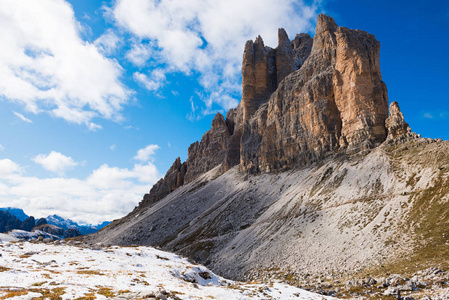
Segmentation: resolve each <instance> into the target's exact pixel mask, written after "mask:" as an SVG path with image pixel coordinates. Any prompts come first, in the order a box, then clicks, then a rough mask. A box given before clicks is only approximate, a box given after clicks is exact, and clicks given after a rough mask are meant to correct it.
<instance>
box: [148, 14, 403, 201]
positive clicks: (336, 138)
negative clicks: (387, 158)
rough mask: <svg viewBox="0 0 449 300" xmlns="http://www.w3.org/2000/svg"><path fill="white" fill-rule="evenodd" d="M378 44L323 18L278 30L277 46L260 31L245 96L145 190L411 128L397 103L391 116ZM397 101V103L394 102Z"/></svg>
mask: <svg viewBox="0 0 449 300" xmlns="http://www.w3.org/2000/svg"><path fill="white" fill-rule="evenodd" d="M379 51H380V43H379V42H378V41H377V40H376V38H375V37H374V36H373V35H371V34H369V33H367V32H364V31H361V30H352V29H348V28H345V27H339V26H337V24H336V23H335V21H334V20H333V19H332V18H331V17H329V16H326V15H319V16H318V21H317V27H316V32H315V36H314V37H313V39H312V38H311V37H310V35H308V34H305V33H301V34H299V35H296V37H295V38H294V39H293V40H292V41H291V40H290V39H289V37H288V35H287V33H286V31H285V30H284V29H279V31H278V46H277V47H276V48H274V49H273V48H270V47H268V46H265V44H264V42H263V40H262V38H261V37H260V36H258V37H257V38H256V39H255V41H251V40H250V41H248V42H247V43H246V45H245V49H244V53H243V62H242V99H241V101H240V104H239V105H238V107H237V108H235V109H231V110H229V111H228V113H227V115H226V119H225V118H224V117H223V116H222V115H221V114H217V115H216V116H215V118H214V120H213V121H212V127H211V129H210V130H209V131H208V132H206V133H205V134H204V136H203V137H202V139H201V141H200V142H195V143H193V144H192V145H191V146H190V147H189V150H188V158H187V160H186V162H184V163H181V161H180V159H179V158H178V159H177V160H176V161H175V162H174V164H173V166H172V167H171V168H170V169H169V170H168V172H167V174H166V175H165V177H164V179H161V180H160V181H159V182H158V183H156V184H155V185H154V186H153V188H152V189H151V191H150V193H149V194H146V195H145V197H144V200H143V204H144V205H148V204H153V203H155V202H157V201H159V200H160V199H162V198H163V197H165V196H166V195H168V194H169V193H171V192H172V191H174V190H175V189H177V188H178V187H180V186H181V185H183V184H185V183H189V182H191V181H193V180H194V179H196V178H198V177H199V176H200V175H202V174H204V173H205V172H207V171H209V170H211V169H213V168H215V167H217V166H221V172H222V173H223V172H226V171H227V170H229V169H231V168H232V167H233V166H235V165H240V170H241V171H244V172H249V173H252V174H257V173H263V172H273V171H282V170H285V169H289V168H292V167H295V166H307V165H310V164H311V163H314V162H316V161H318V160H320V159H323V158H325V157H326V156H328V155H330V154H332V153H335V152H339V153H347V154H350V153H354V152H358V151H360V150H366V149H371V148H374V147H376V146H378V145H380V144H381V143H383V142H384V141H385V140H386V139H387V136H388V138H389V139H391V138H395V137H397V136H402V135H404V134H406V133H410V128H409V127H408V124H407V123H405V121H404V119H403V116H402V114H401V113H400V111H399V107H398V106H397V104H392V106H391V116H390V117H389V118H388V119H387V117H388V95H387V89H386V85H385V83H384V82H383V81H382V76H381V72H380V64H379ZM393 103H395V102H393Z"/></svg>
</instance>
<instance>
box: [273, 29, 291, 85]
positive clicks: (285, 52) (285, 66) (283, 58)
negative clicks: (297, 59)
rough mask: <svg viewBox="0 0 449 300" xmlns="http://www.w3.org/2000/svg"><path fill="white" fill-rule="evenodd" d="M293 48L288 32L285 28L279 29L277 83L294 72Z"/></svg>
mask: <svg viewBox="0 0 449 300" xmlns="http://www.w3.org/2000/svg"><path fill="white" fill-rule="evenodd" d="M293 67H294V66H293V49H292V43H291V42H290V39H289V38H288V35H287V32H285V30H284V29H283V28H279V30H278V47H277V48H276V70H277V74H276V75H277V84H278V85H279V83H280V82H281V81H282V79H284V78H285V77H286V76H287V75H288V74H290V73H291V72H293Z"/></svg>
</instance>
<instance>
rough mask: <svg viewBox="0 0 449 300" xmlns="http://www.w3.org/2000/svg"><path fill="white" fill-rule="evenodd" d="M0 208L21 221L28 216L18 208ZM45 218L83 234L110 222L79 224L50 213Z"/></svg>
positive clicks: (61, 226)
mask: <svg viewBox="0 0 449 300" xmlns="http://www.w3.org/2000/svg"><path fill="white" fill-rule="evenodd" d="M0 210H2V211H6V212H8V213H9V214H10V215H12V216H14V217H16V218H17V219H19V220H20V221H21V222H23V221H25V220H26V219H28V218H29V216H28V215H27V214H26V213H25V212H24V211H23V210H22V209H20V208H15V207H3V208H0ZM37 220H39V219H37ZM45 220H46V221H47V222H46V223H48V224H50V225H55V226H57V227H60V228H62V229H63V230H67V229H76V230H78V231H79V232H80V233H81V234H83V235H85V234H89V233H93V232H97V231H98V230H100V229H101V228H103V227H105V226H107V225H109V223H111V222H108V221H105V222H103V223H101V224H98V225H95V226H93V225H80V224H78V223H76V222H74V221H72V220H70V219H64V218H63V217H60V216H58V215H50V216H48V217H46V218H45Z"/></svg>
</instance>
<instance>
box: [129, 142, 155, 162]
mask: <svg viewBox="0 0 449 300" xmlns="http://www.w3.org/2000/svg"><path fill="white" fill-rule="evenodd" d="M159 148H160V147H159V146H158V145H148V146H146V147H145V148H142V149H139V150H138V151H137V154H136V156H134V159H136V160H140V161H142V162H145V161H148V160H150V159H151V156H152V155H154V153H156V150H158V149H159Z"/></svg>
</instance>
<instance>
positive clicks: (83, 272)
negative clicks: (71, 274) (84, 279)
mask: <svg viewBox="0 0 449 300" xmlns="http://www.w3.org/2000/svg"><path fill="white" fill-rule="evenodd" d="M76 273H77V274H81V275H104V274H103V273H101V272H100V271H98V270H80V271H76Z"/></svg>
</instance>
